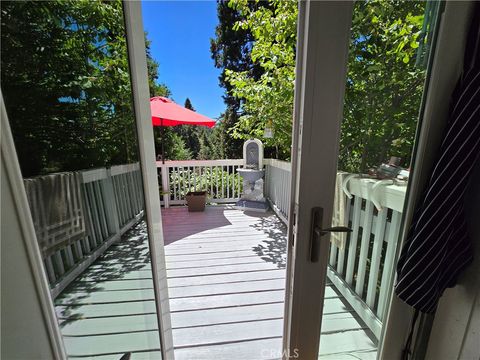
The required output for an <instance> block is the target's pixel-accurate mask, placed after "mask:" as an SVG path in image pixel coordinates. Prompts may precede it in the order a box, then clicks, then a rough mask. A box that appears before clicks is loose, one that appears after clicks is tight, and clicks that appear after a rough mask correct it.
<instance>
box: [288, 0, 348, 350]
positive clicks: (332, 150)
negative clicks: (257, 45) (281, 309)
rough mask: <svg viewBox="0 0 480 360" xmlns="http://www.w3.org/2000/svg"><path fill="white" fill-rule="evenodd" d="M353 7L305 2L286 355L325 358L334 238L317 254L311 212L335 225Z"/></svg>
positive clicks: (326, 223)
mask: <svg viewBox="0 0 480 360" xmlns="http://www.w3.org/2000/svg"><path fill="white" fill-rule="evenodd" d="M352 9H353V2H351V1H341V2H340V1H338V2H322V1H318V2H317V1H307V2H301V3H300V8H299V24H298V29H299V30H298V32H299V36H298V44H299V45H298V51H297V77H296V83H295V84H296V86H295V111H294V113H295V119H294V130H293V134H294V136H293V138H294V142H293V143H294V147H293V150H292V174H295V175H294V182H293V186H292V194H291V195H292V196H291V198H292V199H294V201H293V202H294V204H293V205H292V208H291V210H290V214H289V219H292V220H291V221H292V222H294V223H291V224H290V227H289V246H288V258H289V263H288V264H289V266H288V269H287V293H286V310H285V336H284V338H283V349H284V351H283V358H284V359H287V358H288V357H289V356H290V357H293V356H297V357H299V358H300V359H316V358H317V357H318V345H319V341H320V329H321V320H322V310H323V298H324V293H325V280H326V272H327V263H328V256H329V254H328V250H329V244H330V242H329V236H324V237H322V240H321V242H320V248H319V252H318V254H317V255H318V256H319V259H318V261H317V262H311V261H310V260H309V259H310V245H311V243H310V236H311V211H312V208H314V207H316V206H320V207H322V208H323V209H324V216H323V223H322V226H323V227H324V228H325V227H328V226H330V225H331V218H332V208H333V197H334V189H335V179H336V173H337V156H336V154H338V149H339V136H340V124H341V121H342V118H343V103H344V101H343V99H344V93H345V84H346V74H347V59H348V47H349V46H348V45H349V40H350V28H351V24H352V22H351V19H352ZM319 64H321V66H319ZM333 134H335V135H333ZM332 135H333V136H332ZM306 189H308V191H306ZM293 219H296V220H293ZM292 242H293V247H292ZM308 284H316V286H314V287H309V286H308ZM307 329H308V331H306V330H307Z"/></svg>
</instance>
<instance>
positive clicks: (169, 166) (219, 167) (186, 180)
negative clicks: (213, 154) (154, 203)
mask: <svg viewBox="0 0 480 360" xmlns="http://www.w3.org/2000/svg"><path fill="white" fill-rule="evenodd" d="M242 164H243V160H242V159H226V160H188V161H165V164H162V162H161V161H157V168H158V176H159V184H161V189H160V194H161V203H162V204H163V205H164V206H165V207H169V206H170V205H183V204H185V195H186V194H187V193H188V192H190V191H206V192H207V194H208V200H207V201H208V202H210V203H233V202H236V201H237V200H238V199H240V197H241V194H242V179H241V177H240V176H239V175H238V173H237V169H238V168H239V167H240V166H241V165H242Z"/></svg>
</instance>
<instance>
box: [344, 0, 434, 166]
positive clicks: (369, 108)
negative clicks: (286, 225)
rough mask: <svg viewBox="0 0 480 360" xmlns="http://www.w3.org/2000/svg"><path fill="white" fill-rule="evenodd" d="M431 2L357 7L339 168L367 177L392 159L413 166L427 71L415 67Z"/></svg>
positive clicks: (360, 3) (381, 3)
mask: <svg viewBox="0 0 480 360" xmlns="http://www.w3.org/2000/svg"><path fill="white" fill-rule="evenodd" d="M424 8H425V3H424V2H420V1H385V0H381V1H368V2H357V3H356V4H355V9H354V17H353V25H352V34H351V44H350V52H349V60H348V76H347V88H346V94H345V110H344V119H343V123H342V136H341V140H340V141H341V144H340V145H341V151H340V159H339V162H340V163H339V167H340V168H341V169H342V170H346V171H350V172H364V171H366V170H367V169H368V168H370V167H375V166H377V165H378V164H380V163H381V162H384V161H385V160H387V159H388V158H389V157H390V156H398V157H401V158H403V160H404V165H405V166H408V165H409V163H410V156H411V151H412V146H413V141H414V137H415V130H416V124H417V119H418V111H419V108H420V101H421V98H422V91H423V84H424V80H425V70H424V69H421V68H418V67H415V61H416V55H417V48H418V46H419V42H420V41H423V42H425V41H426V40H427V39H426V38H425V37H423V38H420V35H421V29H422V24H423V13H424Z"/></svg>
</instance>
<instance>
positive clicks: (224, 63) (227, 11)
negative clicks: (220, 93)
mask: <svg viewBox="0 0 480 360" xmlns="http://www.w3.org/2000/svg"><path fill="white" fill-rule="evenodd" d="M247 6H251V7H252V9H253V8H258V7H262V6H268V2H258V3H255V2H253V1H252V2H249V3H248V5H247ZM217 16H218V25H217V27H216V29H215V38H214V39H211V40H210V44H211V45H210V51H211V53H212V59H213V60H214V63H215V66H216V67H217V68H219V69H221V70H222V72H221V74H220V76H219V83H220V86H222V87H223V88H225V95H224V97H223V99H224V102H225V104H226V106H227V109H226V111H225V113H224V114H223V116H222V117H221V119H220V121H219V124H218V125H217V126H216V127H215V128H216V129H218V130H216V133H217V134H218V132H219V131H220V130H221V131H223V132H224V134H223V135H222V136H221V137H222V138H223V139H224V142H223V143H222V150H221V151H217V152H216V153H218V154H220V153H223V154H224V155H223V156H222V157H229V158H239V157H242V146H243V141H242V140H241V139H239V138H235V137H233V136H230V132H231V131H232V130H231V129H232V128H233V126H235V124H236V123H237V122H238V119H239V117H240V115H241V112H242V104H243V103H244V99H243V98H241V97H237V96H235V95H234V94H233V92H232V90H233V86H232V85H231V84H230V82H228V81H227V80H226V72H227V70H228V69H229V70H234V71H246V72H248V73H249V74H250V76H251V77H252V78H254V79H258V78H259V77H260V75H261V73H262V71H263V69H262V68H261V67H260V66H259V65H258V64H255V63H254V62H253V61H252V58H251V56H250V51H251V47H252V42H253V35H252V33H251V32H250V30H249V29H234V26H235V24H236V23H237V22H238V21H241V20H243V18H244V17H243V15H242V14H241V13H240V12H239V11H238V10H237V9H235V8H233V7H231V6H229V3H228V1H225V0H218V2H217Z"/></svg>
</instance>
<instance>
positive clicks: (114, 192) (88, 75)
mask: <svg viewBox="0 0 480 360" xmlns="http://www.w3.org/2000/svg"><path fill="white" fill-rule="evenodd" d="M1 87H2V93H3V96H4V99H5V104H6V108H7V113H8V116H9V120H10V125H11V128H12V132H13V136H14V140H15V146H16V150H17V153H18V157H19V161H20V166H21V170H22V173H23V176H24V185H25V189H26V192H27V197H28V200H29V204H30V210H31V215H32V218H33V221H34V225H35V230H36V234H37V241H38V245H39V248H40V251H41V254H42V257H43V262H44V265H45V272H46V274H47V277H48V281H49V283H50V287H51V295H52V299H53V300H54V303H55V309H56V313H57V316H58V323H59V326H60V329H61V332H62V334H63V336H64V343H65V347H66V351H67V354H68V355H69V356H74V357H90V356H106V358H113V359H120V358H121V357H122V356H123V355H124V354H125V353H139V354H141V358H142V359H146V358H152V359H159V358H160V357H161V354H160V343H159V333H158V324H157V315H156V306H155V297H154V292H153V281H152V272H151V265H150V256H149V247H148V238H147V232H146V225H145V220H144V195H143V188H142V179H141V174H140V168H139V157H138V148H137V135H136V130H135V129H136V127H135V117H134V113H133V105H132V93H131V84H130V73H129V67H128V57H127V45H126V40H125V28H124V19H123V9H122V2H121V1H119V0H117V1H108V2H105V1H62V2H60V1H58V2H53V1H49V2H43V1H42V2H36V1H26V2H17V1H12V2H9V1H4V2H2V19H1ZM137 356H139V355H138V354H137ZM102 358H103V357H102Z"/></svg>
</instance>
